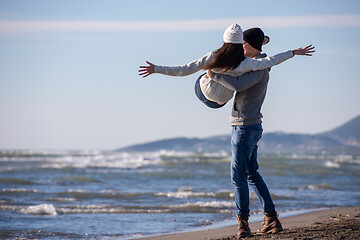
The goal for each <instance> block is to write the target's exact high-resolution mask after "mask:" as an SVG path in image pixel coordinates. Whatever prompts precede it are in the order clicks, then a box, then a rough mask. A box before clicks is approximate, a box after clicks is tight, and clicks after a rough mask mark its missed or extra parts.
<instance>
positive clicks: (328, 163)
mask: <svg viewBox="0 0 360 240" xmlns="http://www.w3.org/2000/svg"><path fill="white" fill-rule="evenodd" d="M324 166H325V167H326V168H340V164H339V163H336V162H332V161H326V162H325V163H324Z"/></svg>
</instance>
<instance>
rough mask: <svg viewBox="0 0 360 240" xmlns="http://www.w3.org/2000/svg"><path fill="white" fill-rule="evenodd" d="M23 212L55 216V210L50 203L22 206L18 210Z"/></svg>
mask: <svg viewBox="0 0 360 240" xmlns="http://www.w3.org/2000/svg"><path fill="white" fill-rule="evenodd" d="M20 212H21V213H23V214H31V215H49V216H56V215H57V212H56V209H55V207H54V205H52V204H40V205H35V206H29V207H24V208H22V209H21V210H20Z"/></svg>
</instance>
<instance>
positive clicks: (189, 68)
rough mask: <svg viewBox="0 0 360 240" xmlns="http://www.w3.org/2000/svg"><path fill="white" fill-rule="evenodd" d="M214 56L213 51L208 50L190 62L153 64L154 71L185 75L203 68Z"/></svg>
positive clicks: (171, 74)
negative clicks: (168, 64)
mask: <svg viewBox="0 0 360 240" xmlns="http://www.w3.org/2000/svg"><path fill="white" fill-rule="evenodd" d="M213 56H214V52H210V53H208V54H206V55H204V56H203V57H202V58H200V59H198V60H195V61H193V62H190V63H188V64H185V65H178V66H160V65H155V66H154V72H155V73H161V74H165V75H170V76H187V75H190V74H193V73H196V72H197V71H200V70H201V69H203V67H204V66H205V65H206V64H207V63H208V62H210V61H211V59H212V58H213Z"/></svg>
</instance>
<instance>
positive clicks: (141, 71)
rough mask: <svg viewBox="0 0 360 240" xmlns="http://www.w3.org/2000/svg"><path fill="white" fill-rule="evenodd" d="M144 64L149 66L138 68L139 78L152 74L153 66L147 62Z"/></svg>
mask: <svg viewBox="0 0 360 240" xmlns="http://www.w3.org/2000/svg"><path fill="white" fill-rule="evenodd" d="M146 63H147V64H149V66H140V69H139V75H140V76H143V77H147V76H149V75H151V74H153V73H154V64H152V63H151V62H148V61H146Z"/></svg>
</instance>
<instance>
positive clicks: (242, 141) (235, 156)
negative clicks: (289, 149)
mask: <svg viewBox="0 0 360 240" xmlns="http://www.w3.org/2000/svg"><path fill="white" fill-rule="evenodd" d="M262 131H263V130H262V126H261V124H255V125H251V126H233V127H232V136H231V148H232V160H231V169H230V172H231V180H232V183H233V184H234V188H235V203H236V207H237V211H236V213H237V215H238V216H241V215H247V216H249V215H250V214H249V213H250V209H249V186H248V184H249V185H250V186H252V187H253V189H254V191H255V193H256V195H257V197H258V198H259V200H260V202H261V203H262V205H263V208H264V212H265V213H268V214H272V213H274V212H275V206H274V203H273V201H272V199H271V196H270V192H269V190H268V188H267V186H266V184H265V182H264V180H263V178H262V177H261V175H260V173H259V172H258V169H259V165H258V162H257V149H258V146H257V143H258V141H259V140H260V138H261V135H262Z"/></svg>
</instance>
